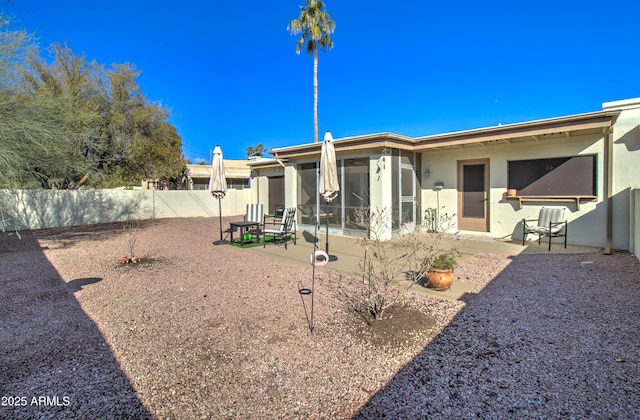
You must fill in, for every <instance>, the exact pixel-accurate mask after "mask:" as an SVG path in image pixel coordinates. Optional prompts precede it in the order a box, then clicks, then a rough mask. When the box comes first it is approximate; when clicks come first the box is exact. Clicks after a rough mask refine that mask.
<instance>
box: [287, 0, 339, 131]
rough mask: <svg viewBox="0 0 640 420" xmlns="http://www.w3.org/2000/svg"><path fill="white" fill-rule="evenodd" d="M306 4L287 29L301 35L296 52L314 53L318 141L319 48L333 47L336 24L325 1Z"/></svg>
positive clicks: (314, 129) (315, 115)
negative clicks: (303, 49) (303, 48)
mask: <svg viewBox="0 0 640 420" xmlns="http://www.w3.org/2000/svg"><path fill="white" fill-rule="evenodd" d="M306 2H307V3H306V6H300V16H299V17H298V19H294V20H292V21H291V22H289V26H288V27H287V29H288V30H289V32H290V33H291V34H292V35H298V34H301V35H300V38H299V39H298V44H297V46H296V53H297V54H300V50H301V49H302V47H303V46H304V47H305V51H306V52H307V54H313V141H314V142H315V143H317V142H318V48H321V49H322V50H324V51H326V50H330V49H332V48H333V39H331V34H332V33H333V31H334V30H335V27H336V24H335V22H334V21H333V20H331V17H330V16H329V14H328V13H327V12H326V10H325V7H324V3H323V2H322V1H319V0H306Z"/></svg>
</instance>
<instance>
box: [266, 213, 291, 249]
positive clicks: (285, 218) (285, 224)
mask: <svg viewBox="0 0 640 420" xmlns="http://www.w3.org/2000/svg"><path fill="white" fill-rule="evenodd" d="M263 234H264V235H263V236H264V242H263V248H264V247H266V246H267V236H270V237H272V238H273V240H274V242H275V241H277V240H284V249H287V243H288V242H289V239H290V237H291V238H293V244H294V245H296V244H297V242H296V208H295V207H287V208H285V209H284V212H283V213H282V222H281V223H280V224H279V225H275V226H273V227H268V228H265V229H264V230H263Z"/></svg>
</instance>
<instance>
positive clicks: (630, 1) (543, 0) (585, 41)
mask: <svg viewBox="0 0 640 420" xmlns="http://www.w3.org/2000/svg"><path fill="white" fill-rule="evenodd" d="M0 1H1V0H0ZM1 3H2V9H3V10H2V12H5V11H6V12H8V15H9V17H10V18H11V26H12V28H14V29H26V30H28V31H30V32H35V33H36V34H37V36H39V38H40V43H41V44H42V46H47V45H48V44H50V43H51V42H60V43H64V42H65V41H66V42H68V44H69V46H70V47H71V48H72V49H73V51H74V52H75V53H76V54H81V53H82V52H84V53H85V54H86V56H87V58H88V59H90V60H93V59H95V60H96V61H97V62H98V63H101V64H105V65H110V64H111V63H126V62H129V63H134V64H135V65H136V66H137V68H138V69H139V70H141V71H142V75H141V76H140V78H139V79H138V83H139V85H140V86H141V87H142V90H143V92H144V93H145V94H146V96H147V97H148V98H149V100H151V101H154V102H156V101H159V102H161V103H162V105H163V106H164V107H166V108H168V109H170V110H171V122H172V123H173V124H174V125H175V126H176V127H177V129H178V133H179V134H180V136H181V137H182V142H183V152H184V154H185V156H186V157H187V159H189V160H190V161H192V162H198V161H199V160H200V159H204V160H206V161H207V163H208V161H209V156H210V150H211V149H213V147H214V146H215V145H216V144H220V146H221V147H222V150H223V153H224V157H225V158H226V159H244V158H246V155H245V150H246V148H247V147H248V146H255V145H257V144H263V145H264V146H265V148H266V149H268V150H269V149H272V148H275V147H283V146H291V145H298V144H304V143H310V142H312V141H313V86H312V75H313V73H312V71H313V59H312V57H311V56H308V55H306V54H304V53H302V54H301V55H296V53H295V46H296V41H297V37H295V36H293V35H290V34H289V33H288V32H287V30H286V28H287V24H288V22H289V21H290V20H291V19H294V18H296V17H297V16H298V10H299V9H298V7H299V5H301V4H302V3H303V0H278V1H257V0H245V1H241V2H235V1H219V0H214V1H195V0H183V1H181V2H158V1H157V0H156V1H150V0H129V1H122V0H112V1H108V2H106V1H100V2H93V1H86V0H82V1H65V0H58V1H49V0H47V1H44V0H10V1H8V0H4V1H1ZM325 4H326V7H327V12H329V14H330V15H331V17H332V18H333V20H334V21H335V22H336V31H335V33H334V34H333V39H334V43H335V47H334V49H333V50H331V51H329V52H321V53H320V59H319V111H318V113H319V132H320V139H322V136H323V133H324V132H325V131H326V130H331V131H332V133H333V136H334V138H340V137H346V136H353V135H360V134H371V133H378V132H387V131H388V132H393V133H397V134H401V135H407V136H424V135H429V134H437V133H442V132H449V131H458V130H464V129H471V128H480V127H486V126H493V125H497V124H499V123H502V124H507V123H514V122H521V121H528V120H533V119H540V118H549V117H555V116H562V115H570V114H576V113H581V112H590V111H598V110H600V109H601V104H602V102H608V101H613V100H619V99H628V98H634V97H639V96H640V77H639V76H640V31H639V30H638V16H640V2H638V1H637V0H612V1H609V2H606V3H600V2H584V1H574V0H568V1H557V0H556V1H553V2H552V1H548V0H540V1H537V2H517V1H490V2H476V1H473V2H472V1H451V2H442V1H441V2H433V1H408V0H394V1H382V0H370V1H367V2H353V1H344V0H343V1H338V0H327V1H326V2H325Z"/></svg>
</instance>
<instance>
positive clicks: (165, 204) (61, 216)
mask: <svg viewBox="0 0 640 420" xmlns="http://www.w3.org/2000/svg"><path fill="white" fill-rule="evenodd" d="M250 200H251V191H250V190H249V189H243V190H235V189H231V190H229V191H228V192H227V195H226V196H225V197H224V198H223V199H222V200H221V201H220V203H218V200H217V199H215V198H213V197H212V196H211V194H210V193H209V192H208V191H156V190H134V191H127V190H73V191H71V190H0V209H2V215H3V217H5V221H6V222H7V226H6V229H8V230H14V229H18V230H23V229H44V228H52V227H61V226H77V225H89V224H97V223H109V222H118V221H125V220H144V219H154V218H169V217H214V216H219V214H220V213H219V206H218V204H220V207H221V208H222V215H223V216H236V215H242V214H244V213H245V209H246V204H247V203H249V202H251V201H250Z"/></svg>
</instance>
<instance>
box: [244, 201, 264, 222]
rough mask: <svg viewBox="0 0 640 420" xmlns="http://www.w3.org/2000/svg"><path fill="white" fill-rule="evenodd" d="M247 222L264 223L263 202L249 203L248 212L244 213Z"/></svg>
mask: <svg viewBox="0 0 640 420" xmlns="http://www.w3.org/2000/svg"><path fill="white" fill-rule="evenodd" d="M244 221H245V222H255V223H260V226H263V225H264V205H263V204H247V212H246V213H245V215H244Z"/></svg>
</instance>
